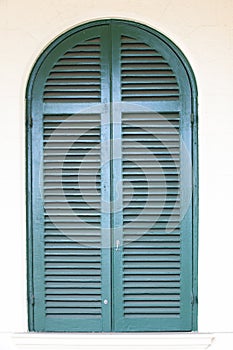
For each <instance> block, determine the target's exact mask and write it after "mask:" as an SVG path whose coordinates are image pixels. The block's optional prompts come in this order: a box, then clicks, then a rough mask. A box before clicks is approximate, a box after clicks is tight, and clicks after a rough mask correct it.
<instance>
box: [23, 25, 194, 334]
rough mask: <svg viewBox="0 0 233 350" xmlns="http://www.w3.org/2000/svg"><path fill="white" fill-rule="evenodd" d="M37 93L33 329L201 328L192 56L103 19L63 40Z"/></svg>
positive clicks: (46, 62)
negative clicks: (195, 323)
mask: <svg viewBox="0 0 233 350" xmlns="http://www.w3.org/2000/svg"><path fill="white" fill-rule="evenodd" d="M31 86H32V87H31V91H32V94H31V95H30V99H31V101H32V102H31V106H32V109H31V111H30V115H31V116H32V120H31V121H30V132H29V142H30V143H31V145H32V146H31V147H32V148H31V155H32V159H31V167H32V168H31V172H30V169H29V174H31V177H30V178H29V182H30V183H31V187H30V189H31V191H32V210H31V215H32V226H30V225H29V230H32V232H33V236H32V237H33V246H32V256H33V262H32V265H33V276H32V277H33V284H32V287H31V288H32V290H33V294H34V298H33V300H34V305H33V330H36V331H98V332H101V331H104V332H107V331H116V332H118V331H119V332H124V331H174V330H179V331H188V330H191V329H192V308H193V304H192V300H193V297H192V289H193V285H192V280H193V279H192V278H193V277H192V273H193V265H192V251H193V250H192V239H193V238H192V194H191V192H192V177H191V176H192V169H191V152H192V149H191V143H192V137H191V130H192V128H191V119H190V116H191V112H192V110H191V107H192V106H191V88H190V82H189V80H188V75H187V72H186V70H185V68H184V66H183V64H182V63H181V60H180V59H179V58H178V56H177V55H176V54H175V53H174V50H173V49H172V48H170V47H169V46H168V44H167V43H165V42H164V41H163V40H162V39H161V38H160V37H158V36H156V35H154V33H153V32H152V31H150V30H148V28H146V27H144V26H141V25H139V26H137V25H136V24H134V23H130V22H124V21H118V20H106V21H99V22H96V23H92V24H91V25H85V26H84V27H83V29H82V28H78V29H75V30H73V31H71V32H70V33H67V34H65V35H64V36H63V37H61V38H60V39H58V41H55V42H54V44H52V46H51V47H50V51H49V53H48V54H46V53H45V54H44V56H43V61H41V62H39V63H38V71H36V74H35V76H34V79H33V83H32V84H31ZM29 185H30V184H29ZM30 227H31V228H30Z"/></svg>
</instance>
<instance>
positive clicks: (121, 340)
mask: <svg viewBox="0 0 233 350" xmlns="http://www.w3.org/2000/svg"><path fill="white" fill-rule="evenodd" d="M213 340H214V337H213V335H212V334H208V333H205V334H204V333H193V332H192V333H130V334H129V333H128V334H126V333H108V334H106V333H101V334H96V333H85V334H84V333H15V334H14V335H13V336H12V341H13V345H14V348H13V349H17V350H18V349H21V350H29V349H30V350H52V349H54V350H55V349H56V350H102V349H106V350H110V349H112V348H113V349H114V350H118V349H119V350H135V349H137V350H139V349H142V350H152V349H153V350H204V349H207V348H209V347H210V346H211V344H212V342H213Z"/></svg>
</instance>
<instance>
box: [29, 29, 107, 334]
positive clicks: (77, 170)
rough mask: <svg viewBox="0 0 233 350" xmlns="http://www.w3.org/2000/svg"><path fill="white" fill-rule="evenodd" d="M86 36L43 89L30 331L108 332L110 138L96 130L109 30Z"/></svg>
mask: <svg viewBox="0 0 233 350" xmlns="http://www.w3.org/2000/svg"><path fill="white" fill-rule="evenodd" d="M92 32H93V33H94V34H92V35H91V34H89V33H87V35H88V34H89V37H90V36H91V38H90V39H85V38H84V40H83V41H82V42H80V43H78V42H77V44H76V45H75V46H73V47H72V48H69V47H68V49H67V50H66V51H65V52H64V53H63V54H62V55H60V56H59V59H58V60H57V62H56V63H55V64H54V65H53V67H52V69H51V70H50V72H49V74H48V77H47V79H46V82H45V86H44V94H43V100H44V111H45V112H44V114H43V126H42V127H43V140H42V141H43V160H42V167H41V169H38V170H40V171H41V179H40V181H41V183H40V185H41V189H43V194H42V196H43V207H44V214H43V218H42V217H41V219H40V220H41V221H42V222H43V227H41V230H42V232H40V235H41V236H40V238H39V239H40V240H42V241H41V242H43V247H42V248H41V255H42V256H43V260H44V264H43V270H44V272H43V274H42V275H41V279H40V280H38V281H36V282H35V308H39V307H41V311H40V312H36V313H35V315H38V313H40V317H39V316H36V319H35V325H36V326H35V327H36V330H46V331H103V330H108V329H109V322H110V321H109V319H110V313H109V308H110V306H109V307H108V308H107V309H106V308H105V315H104V318H105V320H103V310H102V297H103V296H104V295H107V297H108V295H109V292H108V289H109V287H106V285H107V283H106V281H105V280H106V279H108V284H109V272H108V266H109V264H108V263H109V254H108V251H109V249H108V251H107V252H106V250H105V249H103V244H105V243H106V241H104V242H103V237H102V233H103V226H106V225H107V226H108V229H109V226H110V224H109V223H106V222H108V221H109V216H110V214H109V213H107V214H102V205H103V201H109V199H108V197H109V196H110V195H109V190H107V191H106V190H103V189H105V188H107V189H109V188H110V186H109V183H108V181H109V176H108V174H107V177H106V175H105V173H106V172H108V165H105V167H104V171H105V172H104V173H103V167H102V163H103V162H105V161H106V159H105V158H106V157H107V158H108V155H106V154H107V152H106V151H105V152H104V153H103V152H102V148H101V143H102V142H107V141H108V139H109V137H110V136H109V134H110V133H109V127H108V126H107V127H106V126H105V127H103V128H102V124H104V123H105V124H106V111H105V110H104V109H103V108H102V106H101V102H102V101H103V99H104V98H105V99H106V91H105V90H106V89H105V88H104V86H107V83H108V81H109V72H108V71H106V62H104V60H106V59H107V57H106V52H105V51H106V44H103V42H105V43H106V42H107V39H106V35H107V33H106V30H105V29H103V30H100V31H99V32H100V34H98V33H97V32H98V31H97V32H96V31H92ZM84 36H85V34H84ZM57 106H58V107H57ZM69 110H72V111H73V113H72V114H71V113H69ZM75 111H77V112H75ZM34 171H35V172H34V174H35V176H36V169H34ZM105 231H106V230H105ZM105 239H106V237H105ZM42 249H43V251H42ZM37 258H38V257H37V256H36V255H35V259H37ZM36 264H38V261H35V265H36ZM40 264H41V262H40ZM103 264H105V266H104V267H103ZM106 266H107V268H106ZM109 268H110V267H109ZM103 283H104V287H103ZM39 284H40V285H39ZM39 304H40V305H39ZM43 305H44V310H43ZM43 313H44V315H43ZM41 314H42V316H41ZM108 314H109V315H108ZM42 318H43V319H42ZM106 320H107V321H106ZM107 323H108V324H107Z"/></svg>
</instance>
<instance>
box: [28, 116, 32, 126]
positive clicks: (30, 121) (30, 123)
mask: <svg viewBox="0 0 233 350" xmlns="http://www.w3.org/2000/svg"><path fill="white" fill-rule="evenodd" d="M29 125H30V128H32V126H33V119H32V116H30V120H29Z"/></svg>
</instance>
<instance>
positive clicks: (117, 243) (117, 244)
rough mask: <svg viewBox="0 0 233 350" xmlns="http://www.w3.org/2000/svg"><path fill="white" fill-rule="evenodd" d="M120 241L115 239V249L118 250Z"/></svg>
mask: <svg viewBox="0 0 233 350" xmlns="http://www.w3.org/2000/svg"><path fill="white" fill-rule="evenodd" d="M120 243H121V242H120V241H119V239H117V240H116V251H117V250H119V246H120Z"/></svg>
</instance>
